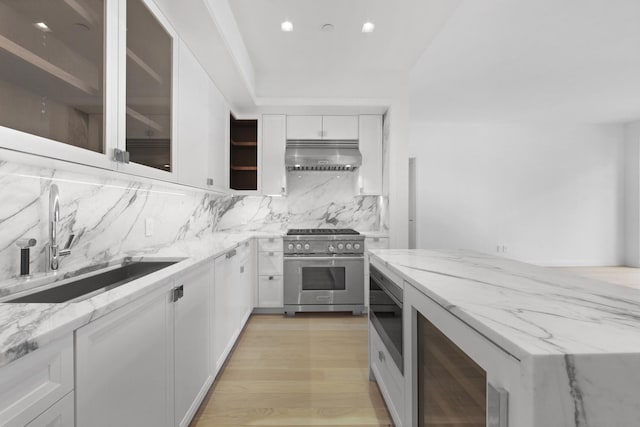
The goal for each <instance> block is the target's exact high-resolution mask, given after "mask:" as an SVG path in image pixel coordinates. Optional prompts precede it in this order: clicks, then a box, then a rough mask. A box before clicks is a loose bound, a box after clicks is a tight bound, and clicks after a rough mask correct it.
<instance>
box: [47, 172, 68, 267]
mask: <svg viewBox="0 0 640 427" xmlns="http://www.w3.org/2000/svg"><path fill="white" fill-rule="evenodd" d="M59 223H60V190H58V186H57V185H56V184H51V187H50V189H49V246H48V248H49V250H48V252H49V257H48V258H49V259H48V261H49V262H48V263H47V270H53V271H55V270H57V269H58V267H59V266H60V257H62V256H66V255H70V254H71V250H70V249H69V247H70V246H71V243H72V242H73V238H74V235H73V234H72V235H71V236H70V237H69V241H68V242H67V245H66V246H65V248H64V249H63V250H60V247H59V246H58V225H59Z"/></svg>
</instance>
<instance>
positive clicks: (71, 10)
mask: <svg viewBox="0 0 640 427" xmlns="http://www.w3.org/2000/svg"><path fill="white" fill-rule="evenodd" d="M104 18H105V2H104V1H103V0H73V1H70V0H0V64H1V65H0V126H4V127H7V128H12V129H15V130H19V131H22V132H26V133H29V134H32V135H37V136H41V137H44V138H48V139H51V140H55V141H59V142H62V143H65V144H69V145H73V146H76V147H80V148H83V149H86V150H89V151H92V152H96V153H104V152H105V146H104V84H105V79H104V75H105V71H104V64H105V60H104V58H105V49H104V46H105V40H104V39H105V37H104V34H105V19H104Z"/></svg>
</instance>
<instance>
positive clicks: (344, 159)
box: [284, 140, 362, 171]
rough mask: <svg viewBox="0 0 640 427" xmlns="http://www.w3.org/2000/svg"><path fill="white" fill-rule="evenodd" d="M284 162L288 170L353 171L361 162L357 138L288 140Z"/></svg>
mask: <svg viewBox="0 0 640 427" xmlns="http://www.w3.org/2000/svg"><path fill="white" fill-rule="evenodd" d="M284 163H285V165H286V166H287V170H289V171H292V170H293V171H353V170H356V169H357V168H358V167H359V166H360V165H361V164H362V154H360V151H359V150H358V141H357V140H355V141H353V140H348V141H327V140H323V141H308V140H305V141H300V140H288V141H287V149H286V151H285V156H284Z"/></svg>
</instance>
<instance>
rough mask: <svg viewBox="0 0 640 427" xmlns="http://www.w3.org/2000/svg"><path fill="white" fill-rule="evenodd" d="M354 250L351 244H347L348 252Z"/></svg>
mask: <svg viewBox="0 0 640 427" xmlns="http://www.w3.org/2000/svg"><path fill="white" fill-rule="evenodd" d="M351 248H352V246H351V243H347V250H348V251H350V250H351Z"/></svg>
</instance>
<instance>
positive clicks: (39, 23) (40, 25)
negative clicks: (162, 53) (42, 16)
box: [33, 22, 51, 33]
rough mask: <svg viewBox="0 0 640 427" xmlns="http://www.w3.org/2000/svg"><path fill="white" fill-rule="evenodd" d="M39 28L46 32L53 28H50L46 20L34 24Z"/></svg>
mask: <svg viewBox="0 0 640 427" xmlns="http://www.w3.org/2000/svg"><path fill="white" fill-rule="evenodd" d="M33 25H34V26H35V27H36V28H37V29H39V30H40V31H44V32H46V33H48V32H50V31H51V29H50V28H49V26H48V25H47V24H45V23H44V22H36V23H35V24H33Z"/></svg>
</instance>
